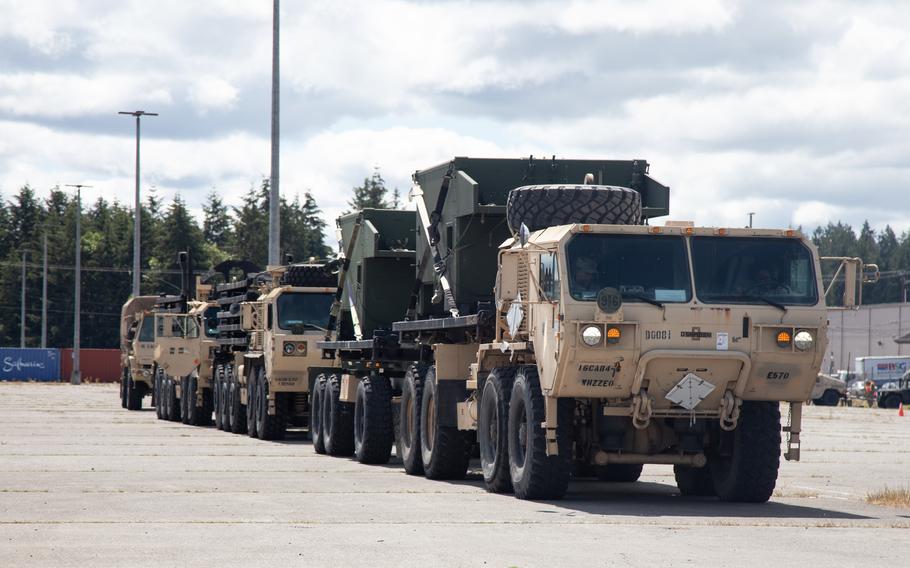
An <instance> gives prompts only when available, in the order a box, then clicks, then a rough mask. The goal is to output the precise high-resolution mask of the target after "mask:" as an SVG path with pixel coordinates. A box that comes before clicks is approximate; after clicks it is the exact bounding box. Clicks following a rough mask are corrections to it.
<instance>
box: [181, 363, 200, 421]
mask: <svg viewBox="0 0 910 568" xmlns="http://www.w3.org/2000/svg"><path fill="white" fill-rule="evenodd" d="M198 388H199V382H198V381H197V379H196V376H195V375H190V376H189V377H187V378H186V389H184V391H183V398H184V399H185V400H186V403H184V408H185V409H186V411H185V412H186V423H187V424H189V425H190V426H198V425H199V421H200V420H199V414H200V413H199V409H198V408H197V407H196V399H197V398H198V396H197V394H198V393H197V392H196V391H197V390H198Z"/></svg>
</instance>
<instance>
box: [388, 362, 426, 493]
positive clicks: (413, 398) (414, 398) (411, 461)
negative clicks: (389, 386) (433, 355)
mask: <svg viewBox="0 0 910 568" xmlns="http://www.w3.org/2000/svg"><path fill="white" fill-rule="evenodd" d="M425 373H426V372H425V370H424V369H423V368H421V367H418V366H417V365H411V367H410V368H408V370H407V371H406V372H405V374H404V382H403V383H402V385H401V401H400V402H399V403H398V440H397V442H396V445H395V449H396V451H397V452H398V457H399V458H401V462H402V464H403V465H404V471H405V473H407V474H408V475H422V474H423V460H422V459H421V457H420V401H421V399H422V398H423V379H424V375H425Z"/></svg>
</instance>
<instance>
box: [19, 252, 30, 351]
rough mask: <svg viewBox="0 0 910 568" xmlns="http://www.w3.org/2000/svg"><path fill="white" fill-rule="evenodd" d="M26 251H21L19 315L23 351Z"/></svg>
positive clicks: (20, 344) (20, 345) (20, 339)
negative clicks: (20, 303) (20, 300)
mask: <svg viewBox="0 0 910 568" xmlns="http://www.w3.org/2000/svg"><path fill="white" fill-rule="evenodd" d="M27 254H28V251H25V250H24V251H22V306H21V311H20V313H19V347H21V348H22V349H25V255H27Z"/></svg>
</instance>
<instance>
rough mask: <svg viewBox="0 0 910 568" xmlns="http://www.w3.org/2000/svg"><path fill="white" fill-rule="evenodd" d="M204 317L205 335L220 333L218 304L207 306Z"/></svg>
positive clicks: (211, 335) (213, 335)
mask: <svg viewBox="0 0 910 568" xmlns="http://www.w3.org/2000/svg"><path fill="white" fill-rule="evenodd" d="M202 319H203V321H204V322H205V336H206V337H215V336H216V335H218V306H212V307H210V308H206V309H205V313H204V314H203V316H202Z"/></svg>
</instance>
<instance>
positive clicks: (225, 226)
mask: <svg viewBox="0 0 910 568" xmlns="http://www.w3.org/2000/svg"><path fill="white" fill-rule="evenodd" d="M202 211H203V213H204V215H205V219H204V220H203V223H202V236H203V238H204V239H205V240H206V242H209V243H211V244H213V245H215V246H216V247H218V248H225V247H227V245H228V243H229V242H230V240H231V217H230V215H228V209H227V206H225V205H224V202H223V201H222V200H221V198H220V197H219V196H218V193H217V192H215V190H212V191H211V192H210V193H209V194H208V196H207V197H206V201H205V204H204V205H203V206H202Z"/></svg>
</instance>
